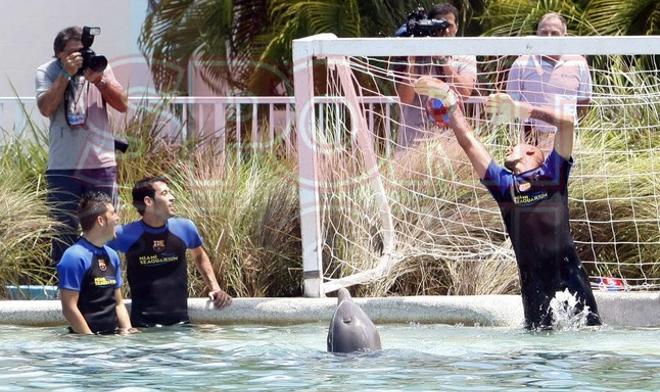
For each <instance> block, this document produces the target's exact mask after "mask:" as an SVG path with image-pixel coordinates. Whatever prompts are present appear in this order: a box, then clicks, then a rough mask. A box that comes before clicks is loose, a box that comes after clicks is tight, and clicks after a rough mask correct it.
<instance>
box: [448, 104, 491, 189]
mask: <svg viewBox="0 0 660 392" xmlns="http://www.w3.org/2000/svg"><path fill="white" fill-rule="evenodd" d="M449 118H450V125H451V128H452V130H453V131H454V135H456V140H457V141H458V144H459V145H460V146H461V148H462V149H463V151H465V154H466V155H467V157H468V159H469V160H470V163H472V167H473V168H474V170H475V171H476V172H477V175H478V176H479V179H484V177H485V176H486V171H487V170H488V165H489V164H490V162H491V161H492V160H493V158H492V157H491V155H490V153H489V152H488V150H486V147H485V146H484V145H483V143H481V141H480V140H479V139H478V138H477V137H476V136H475V135H474V132H473V131H472V128H471V127H470V125H469V124H468V123H467V121H466V120H465V117H464V116H463V112H461V110H460V109H459V108H456V109H455V110H454V111H453V112H452V113H451V114H450V115H449Z"/></svg>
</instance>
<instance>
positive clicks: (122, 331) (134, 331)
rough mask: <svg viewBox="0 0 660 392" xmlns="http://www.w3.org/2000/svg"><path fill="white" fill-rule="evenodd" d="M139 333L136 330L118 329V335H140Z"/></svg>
mask: <svg viewBox="0 0 660 392" xmlns="http://www.w3.org/2000/svg"><path fill="white" fill-rule="evenodd" d="M140 332H141V331H140V330H139V329H137V328H133V327H131V328H119V334H120V335H131V334H134V333H140Z"/></svg>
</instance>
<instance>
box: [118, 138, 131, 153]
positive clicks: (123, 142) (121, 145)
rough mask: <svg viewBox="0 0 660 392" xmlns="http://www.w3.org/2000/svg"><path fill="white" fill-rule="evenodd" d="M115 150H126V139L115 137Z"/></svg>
mask: <svg viewBox="0 0 660 392" xmlns="http://www.w3.org/2000/svg"><path fill="white" fill-rule="evenodd" d="M115 150H117V151H120V152H126V151H127V150H128V140H126V139H123V138H119V137H115Z"/></svg>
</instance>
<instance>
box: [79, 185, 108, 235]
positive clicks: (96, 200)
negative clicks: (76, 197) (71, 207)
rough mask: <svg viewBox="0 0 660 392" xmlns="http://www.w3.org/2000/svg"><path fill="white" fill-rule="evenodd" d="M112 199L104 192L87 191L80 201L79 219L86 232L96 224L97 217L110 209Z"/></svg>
mask: <svg viewBox="0 0 660 392" xmlns="http://www.w3.org/2000/svg"><path fill="white" fill-rule="evenodd" d="M109 204H112V199H111V198H110V196H108V195H107V194H106V193H103V192H98V191H97V192H87V193H85V194H84V195H83V196H82V197H81V198H80V203H78V219H79V220H80V227H82V230H83V231H84V232H87V231H90V230H92V229H93V228H94V225H95V224H96V218H98V217H99V216H101V215H103V214H105V213H106V212H107V211H108V205H109Z"/></svg>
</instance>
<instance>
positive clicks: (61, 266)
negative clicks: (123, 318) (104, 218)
mask: <svg viewBox="0 0 660 392" xmlns="http://www.w3.org/2000/svg"><path fill="white" fill-rule="evenodd" d="M57 277H58V279H59V282H60V283H59V287H60V289H67V290H73V291H77V292H78V293H79V297H78V309H79V310H80V312H81V313H82V315H83V317H84V318H85V321H86V322H87V325H88V326H89V328H90V329H91V330H92V332H94V333H111V332H114V331H115V330H116V329H117V326H118V324H117V312H116V310H115V307H116V305H117V303H116V301H115V289H118V288H120V287H121V285H122V280H121V267H120V262H119V256H117V252H115V251H114V250H112V249H110V248H109V247H107V246H103V247H98V246H95V245H94V244H92V243H90V242H89V241H87V240H86V239H84V238H80V239H79V240H78V241H77V242H76V243H75V244H73V245H72V246H70V247H69V248H68V249H67V250H66V251H65V252H64V254H63V255H62V258H61V259H60V262H59V263H58V264H57Z"/></svg>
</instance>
